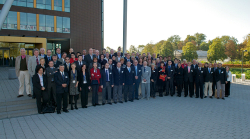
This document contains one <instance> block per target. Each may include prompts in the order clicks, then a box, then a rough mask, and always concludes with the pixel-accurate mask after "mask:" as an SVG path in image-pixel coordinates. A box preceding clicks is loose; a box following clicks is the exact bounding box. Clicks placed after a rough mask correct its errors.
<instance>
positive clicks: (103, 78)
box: [101, 68, 114, 87]
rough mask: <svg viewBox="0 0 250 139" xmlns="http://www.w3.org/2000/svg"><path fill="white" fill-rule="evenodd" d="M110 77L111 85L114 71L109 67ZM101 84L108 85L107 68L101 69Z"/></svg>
mask: <svg viewBox="0 0 250 139" xmlns="http://www.w3.org/2000/svg"><path fill="white" fill-rule="evenodd" d="M108 74H109V75H108V77H109V79H108V80H109V82H110V85H113V80H114V79H113V73H112V70H111V69H108ZM101 76H102V78H101V85H103V87H106V81H107V76H106V69H105V68H104V69H102V70H101Z"/></svg>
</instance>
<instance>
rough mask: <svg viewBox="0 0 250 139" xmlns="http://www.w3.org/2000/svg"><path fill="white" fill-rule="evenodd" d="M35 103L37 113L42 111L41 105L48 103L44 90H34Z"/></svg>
mask: <svg viewBox="0 0 250 139" xmlns="http://www.w3.org/2000/svg"><path fill="white" fill-rule="evenodd" d="M34 93H35V94H36V105H37V111H38V113H40V112H42V109H43V107H44V106H45V105H46V104H47V103H48V95H47V92H46V91H42V90H41V91H36V92H34Z"/></svg>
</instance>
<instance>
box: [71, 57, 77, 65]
mask: <svg viewBox="0 0 250 139" xmlns="http://www.w3.org/2000/svg"><path fill="white" fill-rule="evenodd" d="M77 60H78V58H75V60H74V59H73V58H70V61H69V63H70V64H72V63H74V62H75V61H77Z"/></svg>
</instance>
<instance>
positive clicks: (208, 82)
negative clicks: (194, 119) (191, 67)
mask: <svg viewBox="0 0 250 139" xmlns="http://www.w3.org/2000/svg"><path fill="white" fill-rule="evenodd" d="M213 76H214V72H213V70H212V63H209V64H208V68H206V69H205V90H204V95H205V97H204V98H206V97H207V90H208V88H209V97H210V98H213V97H212V84H213Z"/></svg>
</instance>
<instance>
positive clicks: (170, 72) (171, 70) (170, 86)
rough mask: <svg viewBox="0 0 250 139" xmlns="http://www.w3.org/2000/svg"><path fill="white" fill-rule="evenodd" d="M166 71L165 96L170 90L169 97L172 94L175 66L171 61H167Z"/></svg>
mask: <svg viewBox="0 0 250 139" xmlns="http://www.w3.org/2000/svg"><path fill="white" fill-rule="evenodd" d="M166 72H167V77H166V78H167V79H166V87H167V90H166V96H168V95H169V90H170V95H171V97H172V96H173V95H174V93H175V92H174V73H175V68H174V66H172V61H168V66H166Z"/></svg>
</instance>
